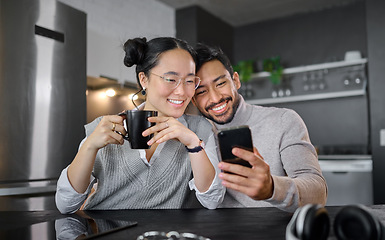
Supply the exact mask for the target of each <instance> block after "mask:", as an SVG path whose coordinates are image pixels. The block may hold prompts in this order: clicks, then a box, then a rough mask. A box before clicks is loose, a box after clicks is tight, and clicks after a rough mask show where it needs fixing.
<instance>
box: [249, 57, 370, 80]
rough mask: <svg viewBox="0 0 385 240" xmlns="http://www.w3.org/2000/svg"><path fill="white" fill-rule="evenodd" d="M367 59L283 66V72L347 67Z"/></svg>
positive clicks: (255, 75) (265, 74)
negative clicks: (291, 66) (290, 66)
mask: <svg viewBox="0 0 385 240" xmlns="http://www.w3.org/2000/svg"><path fill="white" fill-rule="evenodd" d="M367 62H368V60H367V59H366V58H361V59H355V60H350V61H339V62H329V63H321V64H314V65H307V66H300V67H293V68H285V69H284V70H283V74H294V73H301V72H309V71H316V70H323V69H330V68H339V67H347V66H354V65H360V64H365V63H367ZM269 76H270V73H268V72H258V73H254V74H252V75H251V78H252V79H254V78H265V77H269Z"/></svg>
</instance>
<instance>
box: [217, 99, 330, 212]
mask: <svg viewBox="0 0 385 240" xmlns="http://www.w3.org/2000/svg"><path fill="white" fill-rule="evenodd" d="M240 125H248V126H249V127H250V129H251V132H252V137H253V144H254V146H255V147H256V148H257V149H258V151H259V153H260V154H261V155H262V157H263V158H264V160H265V161H266V162H267V163H268V164H269V166H270V171H271V174H272V176H273V182H274V193H273V196H272V197H271V198H270V199H267V200H264V201H255V200H253V199H251V198H250V197H248V196H247V195H245V194H242V193H239V192H236V191H233V190H230V189H227V192H226V195H225V199H224V201H223V202H222V204H221V205H220V206H219V207H269V206H270V207H271V206H274V207H277V208H280V209H282V210H285V211H290V212H293V211H295V209H296V208H298V207H299V206H303V205H305V204H307V203H317V204H323V205H324V204H325V203H326V197H327V185H326V181H325V179H324V177H323V176H322V172H321V169H320V166H319V163H318V156H317V153H316V151H315V149H314V147H313V145H312V144H311V142H310V139H309V134H308V131H307V128H306V126H305V123H304V122H303V121H302V119H301V118H300V116H299V115H298V114H297V113H296V112H294V111H293V110H289V109H284V108H274V107H262V106H256V105H250V104H247V103H246V102H245V101H244V99H243V98H242V97H241V102H240V105H239V108H238V110H237V112H236V114H235V116H234V119H233V121H231V122H230V123H228V124H223V125H219V124H216V126H217V128H218V129H220V128H225V127H231V126H240Z"/></svg>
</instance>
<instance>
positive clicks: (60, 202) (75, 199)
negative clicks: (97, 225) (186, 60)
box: [55, 167, 96, 214]
mask: <svg viewBox="0 0 385 240" xmlns="http://www.w3.org/2000/svg"><path fill="white" fill-rule="evenodd" d="M67 170H68V167H66V168H65V169H64V170H63V171H62V173H61V174H60V177H59V180H58V182H57V189H56V195H55V201H56V207H57V208H58V209H59V211H60V212H61V213H63V214H68V213H74V212H76V211H77V210H79V208H80V207H81V206H82V204H83V203H84V201H85V200H86V199H87V197H88V194H89V193H90V192H91V189H92V186H93V185H94V183H95V182H96V179H95V177H93V176H92V175H91V179H90V184H89V185H88V188H87V189H86V191H85V192H84V193H78V192H77V191H76V190H75V189H74V188H73V187H72V185H71V183H70V182H69V180H68V175H67Z"/></svg>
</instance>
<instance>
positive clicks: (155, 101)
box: [139, 48, 195, 118]
mask: <svg viewBox="0 0 385 240" xmlns="http://www.w3.org/2000/svg"><path fill="white" fill-rule="evenodd" d="M165 74H166V75H171V76H175V77H174V78H173V79H180V78H181V79H182V81H181V82H180V84H179V85H178V86H177V87H176V88H175V89H173V88H172V87H171V86H170V84H169V83H167V82H166V80H164V79H163V78H161V77H160V76H164V75H165ZM143 75H144V74H143ZM143 75H142V76H143ZM139 76H140V75H139ZM187 76H189V77H190V78H191V76H195V62H194V60H193V58H192V57H191V55H190V54H189V53H188V52H187V51H186V50H183V49H179V48H176V49H172V50H169V51H166V52H163V53H162V54H160V55H159V59H158V64H157V65H156V66H155V67H154V68H152V69H151V71H150V72H149V74H148V76H147V77H140V79H141V84H142V87H145V88H146V95H147V99H146V105H145V110H156V111H158V115H159V116H170V117H175V118H179V117H180V116H182V114H183V113H184V111H185V109H186V107H187V105H188V104H189V103H190V100H191V98H192V97H193V96H194V93H195V89H194V88H191V87H188V86H186V85H185V84H184V79H185V78H186V77H187Z"/></svg>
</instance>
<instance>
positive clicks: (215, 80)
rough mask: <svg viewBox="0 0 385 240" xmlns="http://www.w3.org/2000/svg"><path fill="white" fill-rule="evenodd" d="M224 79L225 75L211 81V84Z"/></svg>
mask: <svg viewBox="0 0 385 240" xmlns="http://www.w3.org/2000/svg"><path fill="white" fill-rule="evenodd" d="M224 77H226V75H225V74H223V75H220V76H219V77H217V78H215V79H214V80H213V82H218V81H219V80H220V79H221V78H224Z"/></svg>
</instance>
